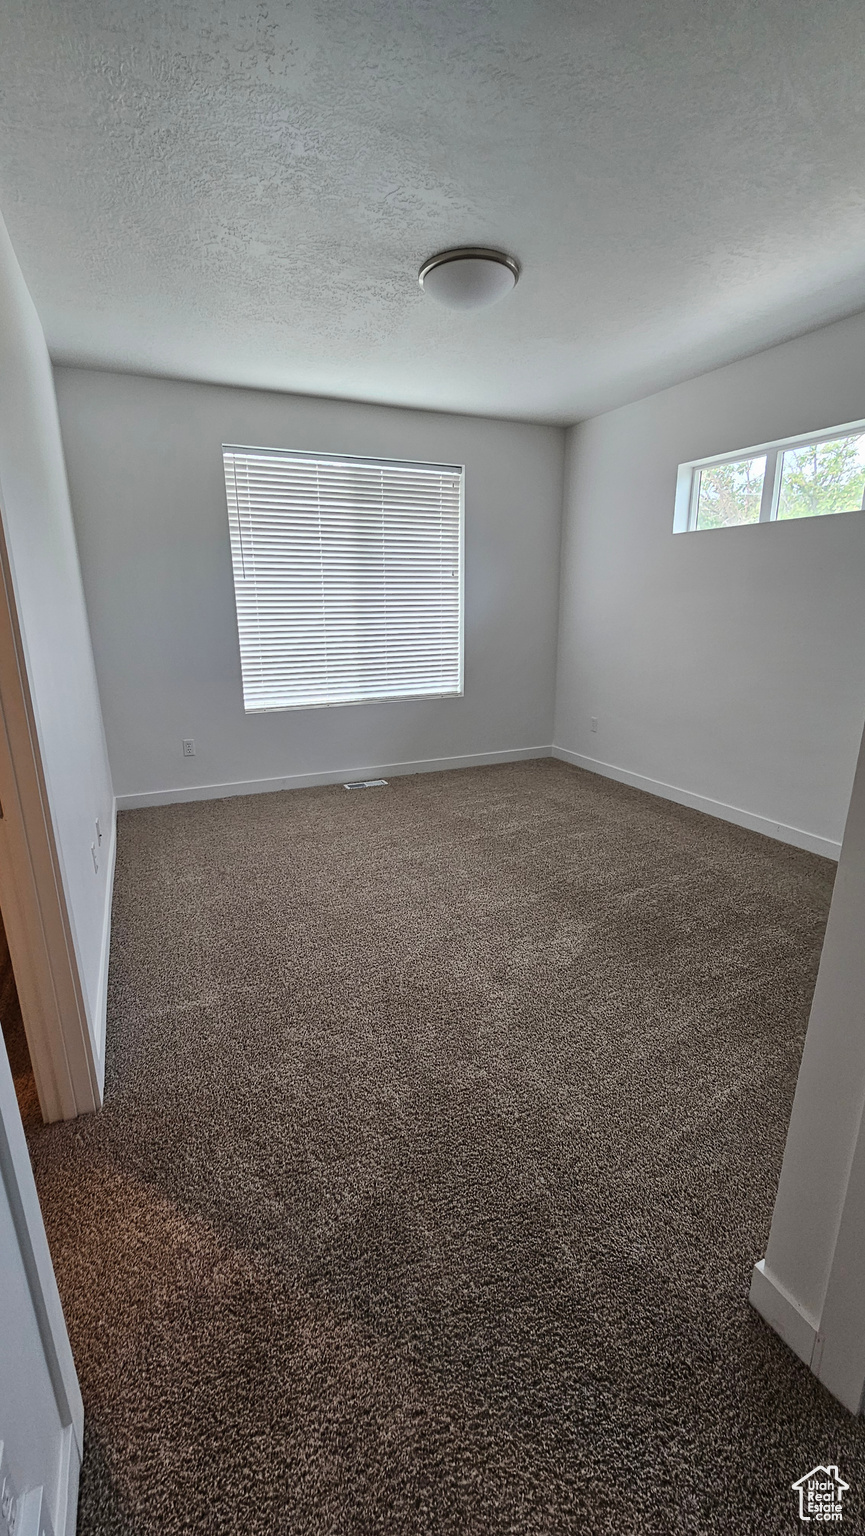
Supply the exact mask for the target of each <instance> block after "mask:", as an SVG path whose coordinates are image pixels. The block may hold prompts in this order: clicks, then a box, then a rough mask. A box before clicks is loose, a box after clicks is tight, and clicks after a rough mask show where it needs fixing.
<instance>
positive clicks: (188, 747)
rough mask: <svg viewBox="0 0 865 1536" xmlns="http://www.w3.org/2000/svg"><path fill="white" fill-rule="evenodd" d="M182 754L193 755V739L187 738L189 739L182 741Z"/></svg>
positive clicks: (185, 755)
mask: <svg viewBox="0 0 865 1536" xmlns="http://www.w3.org/2000/svg"><path fill="white" fill-rule="evenodd" d="M183 756H184V757H194V756H195V742H194V741H192V740H189V741H185V742H184V743H183Z"/></svg>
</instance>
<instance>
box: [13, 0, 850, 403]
mask: <svg viewBox="0 0 865 1536" xmlns="http://www.w3.org/2000/svg"><path fill="white" fill-rule="evenodd" d="M0 41H2V46H0V207H2V209H3V212H4V214H5V217H6V221H7V223H8V225H9V230H10V233H11V236H12V239H13V242H14V244H15V246H16V249H17V251H18V255H19V258H20V260H21V264H22V266H23V268H24V273H25V276H26V278H27V280H28V282H29V285H30V288H31V291H32V293H33V296H34V298H35V300H36V303H37V306H38V309H39V312H40V315H41V317H42V320H43V324H44V326H45V330H46V334H47V336H48V340H49V345H50V346H51V349H52V352H53V354H54V356H55V357H56V358H58V359H60V360H63V361H72V362H80V363H88V364H101V365H107V366H110V367H116V368H128V369H140V370H145V371H150V372H158V373H166V374H177V375H181V376H184V377H191V378H203V379H212V380H217V381H227V382H233V383H242V384H252V385H260V386H267V387H274V388H278V389H287V390H298V391H302V392H305V393H314V394H327V395H338V396H346V397H351V398H357V399H367V400H382V401H389V402H394V403H397V404H406V405H418V406H432V407H440V408H444V409H449V410H459V411H471V412H481V413H485V414H491V415H504V416H519V417H528V418H536V419H542V420H549V421H570V420H574V419H575V418H578V417H580V416H584V415H587V414H590V413H592V412H595V411H598V410H601V409H604V408H606V407H607V406H609V405H613V404H618V403H620V402H622V401H624V400H627V399H632V398H634V397H635V396H637V395H640V394H645V393H647V392H649V391H650V390H652V389H655V388H659V387H661V386H663V385H665V384H668V383H672V382H674V381H675V380H676V379H679V378H682V377H685V376H686V375H688V374H693V373H696V372H699V371H700V370H702V369H704V368H708V367H712V366H714V365H716V364H718V363H722V362H726V361H729V360H730V359H732V358H734V357H738V356H741V355H743V354H745V353H747V352H752V351H756V350H757V349H759V348H760V347H763V346H765V345H767V344H769V343H771V342H774V341H778V340H782V339H784V338H786V337H787V336H790V335H793V334H795V333H797V332H799V331H802V330H805V329H807V328H808V327H810V326H814V325H817V324H820V323H821V322H823V321H826V320H831V319H835V318H837V317H839V316H840V315H843V314H847V313H850V312H851V311H853V310H855V309H860V308H863V307H865V259H863V258H865V92H863V89H862V60H863V56H865V5H863V4H862V0H326V3H325V0H318V3H316V0H294V3H292V0H281V3H275V0H259V3H257V4H256V3H254V0H71V3H70V0H0ZM463 243H467V244H483V245H501V246H504V247H505V248H506V249H507V250H509V251H512V252H513V253H514V254H515V255H516V256H518V257H519V259H520V261H521V262H522V263H523V277H522V279H521V281H520V283H519V285H518V287H517V289H516V290H515V292H514V293H513V295H512V296H511V297H509V298H508V299H506V300H504V301H503V302H502V303H501V305H499V306H498V307H496V308H493V309H490V310H486V311H481V312H477V313H473V314H472V313H469V314H465V313H463V314H459V313H454V312H451V311H448V310H444V309H441V308H439V307H437V306H436V305H435V304H434V303H432V302H431V301H430V300H429V298H425V297H424V295H423V294H422V293H421V292H420V290H419V288H418V286H417V281H416V277H417V269H418V267H419V265H420V263H421V262H422V261H423V260H424V258H425V257H427V256H429V255H430V254H431V253H433V252H434V251H437V250H439V249H441V248H442V247H446V246H449V245H455V244H463Z"/></svg>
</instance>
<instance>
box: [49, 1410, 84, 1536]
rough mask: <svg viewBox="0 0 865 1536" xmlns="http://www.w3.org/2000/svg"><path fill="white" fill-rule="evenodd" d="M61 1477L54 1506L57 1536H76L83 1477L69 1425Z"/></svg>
mask: <svg viewBox="0 0 865 1536" xmlns="http://www.w3.org/2000/svg"><path fill="white" fill-rule="evenodd" d="M60 1455H61V1461H60V1476H59V1477H58V1479H57V1502H56V1504H55V1506H54V1514H53V1517H52V1518H53V1524H54V1530H55V1531H56V1532H57V1536H75V1527H76V1525H77V1524H78V1483H79V1480H80V1477H81V1452H80V1451H79V1449H78V1445H77V1443H76V1440H75V1436H74V1434H73V1432H72V1425H71V1424H69V1425H67V1428H66V1431H65V1433H64V1436H63V1445H62V1449H61V1452H60Z"/></svg>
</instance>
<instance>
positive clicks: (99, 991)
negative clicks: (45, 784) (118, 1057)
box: [96, 800, 117, 1098]
mask: <svg viewBox="0 0 865 1536" xmlns="http://www.w3.org/2000/svg"><path fill="white" fill-rule="evenodd" d="M116 859H117V801H116V800H115V802H114V805H113V806H112V808H111V828H110V835H109V838H108V849H107V852H106V854H105V861H106V872H105V911H104V913H103V915H102V944H101V948H100V952H99V981H98V984H97V987H96V1070H97V1073H98V1074H99V1096H100V1098H101V1097H102V1095H103V1093H104V1091H105V1034H106V1021H107V1013H108V964H109V960H110V958H111V903H112V900H113V896H114V864H115V861H116Z"/></svg>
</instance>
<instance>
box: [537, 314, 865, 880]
mask: <svg viewBox="0 0 865 1536" xmlns="http://www.w3.org/2000/svg"><path fill="white" fill-rule="evenodd" d="M863 417H865V316H862V315H859V316H857V317H855V318H854V319H851V320H846V321H841V322H839V323H838V324H836V325H832V326H827V327H825V328H823V329H822V330H819V331H815V332H812V333H811V334H810V335H808V336H803V337H800V338H799V339H797V340H796V341H791V342H787V343H785V344H784V345H783V346H779V347H774V348H772V349H771V350H769V351H766V352H762V353H759V354H758V355H757V356H755V357H751V358H747V359H746V360H745V361H743V362H739V363H734V364H732V365H730V366H729V367H727V368H722V369H718V370H717V371H715V372H713V373H708V374H704V375H703V376H702V377H700V378H697V379H693V380H691V381H689V382H687V383H685V384H680V385H677V386H676V387H675V388H673V389H668V390H665V391H663V392H662V393H660V394H657V395H653V396H651V397H650V398H648V399H646V400H642V401H640V402H639V403H637V404H635V405H630V406H626V407H623V408H622V409H620V410H616V411H611V412H609V413H607V414H606V415H603V416H599V417H596V418H595V419H593V420H591V421H587V422H585V423H583V424H582V425H580V426H578V427H575V428H573V429H571V431H570V432H569V434H568V437H569V442H568V463H567V490H566V511H565V526H564V532H563V550H562V589H561V620H560V650H559V672H558V689H557V707H556V727H555V740H556V743H557V744H558V745H559V746H560V747H561V748H563V749H565V750H566V751H567V752H568V753H569V754H571V755H572V759H573V760H576V761H581V762H584V763H586V764H587V765H591V763H592V762H595V763H597V762H600V763H601V764H605V765H612V767H613V768H614V769H615V770H617V771H618V772H619V776H622V777H626V778H629V779H630V780H631V781H632V782H637V783H641V784H642V785H643V787H645V788H652V787H653V785H652V783H651V782H649V781H660V785H661V786H662V788H659V789H658V791H657V792H659V793H660V792H665V788H666V789H667V790H669V788H670V787H672V789H673V790H674V791H681V792H682V793H681V794H680V795H679V796H678V798H682V799H685V800H687V801H689V802H690V803H696V804H698V805H700V806H701V808H703V809H707V810H710V809H713V805H712V802H715V803H716V807H715V808H718V809H720V811H721V813H722V814H732V815H733V817H734V819H738V820H741V821H744V822H745V824H749V825H753V826H756V827H759V828H760V830H763V831H766V832H769V833H770V834H771V833H775V832H776V830H777V829H779V830H780V835H781V836H784V837H787V838H789V840H791V841H794V842H799V843H800V844H802V845H803V846H810V847H813V848H815V849H817V850H818V851H820V852H825V853H833V852H834V853H837V850H838V845H839V844H840V839H841V836H842V832H843V828H844V818H845V814H846V811H847V804H848V800H849V796H850V787H851V784H852V779H853V771H854V766H855V762H856V753H857V748H858V743H859V738H860V735H861V732H862V722H863V718H865V516H860V515H854V516H843V517H829V518H810V519H807V520H803V521H797V522H789V523H771V524H764V525H760V526H755V527H746V528H727V529H721V530H718V531H715V532H703V533H693V534H677V535H675V536H674V535H673V532H672V526H673V499H674V494H675V486H676V469H677V466H678V464H680V463H682V462H686V461H687V460H690V459H695V458H701V457H704V456H707V455H709V454H714V453H721V452H724V451H726V450H728V449H731V450H732V449H736V448H738V447H745V446H748V445H750V444H754V443H759V442H761V441H766V440H770V439H772V438H775V437H782V436H792V435H793V434H794V433H798V432H806V431H809V430H811V429H812V428H814V429H816V428H822V427H831V426H834V425H836V424H838V423H842V422H847V421H854V420H859V419H862V418H863ZM593 716H594V717H595V718H596V719H597V722H598V726H597V731H596V732H592V730H591V725H590V722H591V718H592V717H593ZM803 834H804V835H803Z"/></svg>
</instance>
